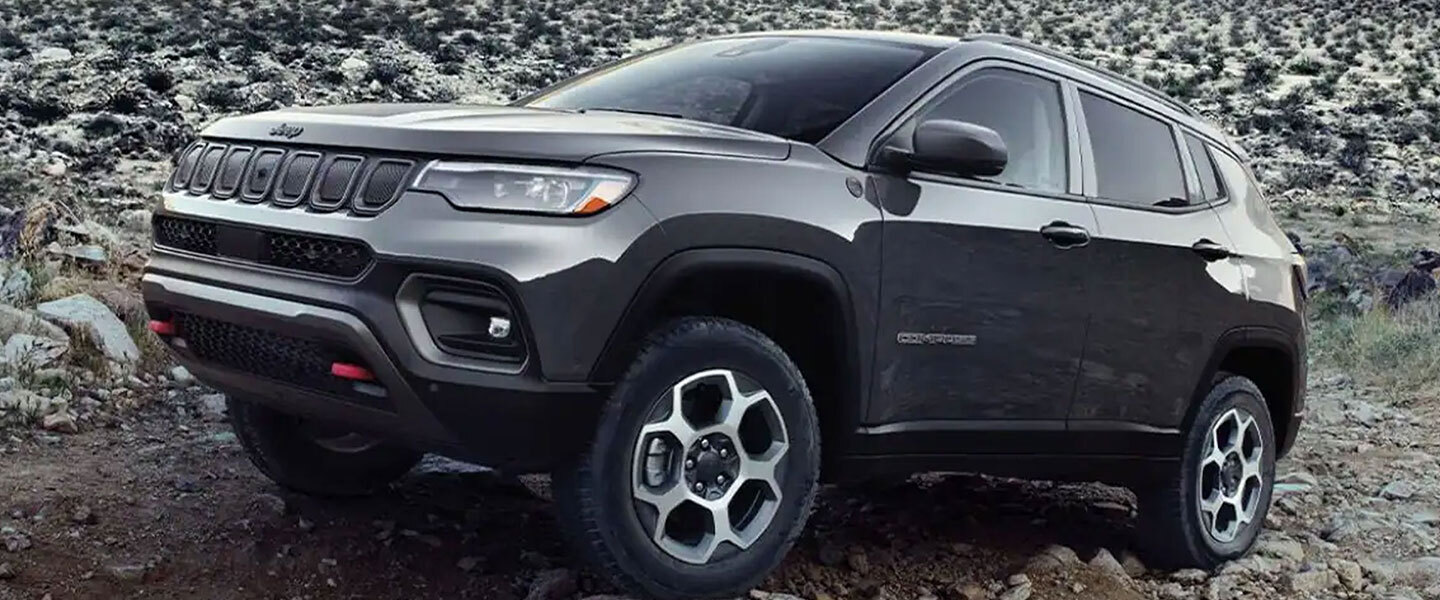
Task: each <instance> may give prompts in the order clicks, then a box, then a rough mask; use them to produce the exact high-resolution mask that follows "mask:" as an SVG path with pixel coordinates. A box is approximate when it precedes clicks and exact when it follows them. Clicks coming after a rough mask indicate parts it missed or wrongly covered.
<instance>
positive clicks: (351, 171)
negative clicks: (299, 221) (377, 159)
mask: <svg viewBox="0 0 1440 600" xmlns="http://www.w3.org/2000/svg"><path fill="white" fill-rule="evenodd" d="M362 162H364V159H363V158H360V157H358V156H336V157H334V158H331V159H330V163H329V164H327V165H325V169H324V171H323V172H324V175H322V176H321V177H320V185H319V186H318V187H317V188H316V190H315V195H314V196H312V197H311V198H310V206H311V207H313V208H315V209H317V210H335V209H337V208H340V206H342V205H343V204H345V198H346V197H348V196H349V195H350V190H351V188H353V187H354V184H355V174H356V173H357V172H359V171H360V164H361V163H362Z"/></svg>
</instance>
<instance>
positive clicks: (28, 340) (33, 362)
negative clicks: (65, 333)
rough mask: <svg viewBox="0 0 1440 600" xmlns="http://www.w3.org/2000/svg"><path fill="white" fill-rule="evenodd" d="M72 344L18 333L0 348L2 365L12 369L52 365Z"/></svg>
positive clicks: (39, 367)
mask: <svg viewBox="0 0 1440 600" xmlns="http://www.w3.org/2000/svg"><path fill="white" fill-rule="evenodd" d="M69 347H70V345H69V344H68V343H66V342H61V341H58V340H53V339H50V338H47V337H39V336H35V335H30V334H28V333H17V334H14V335H12V336H10V339H8V340H6V341H5V346H4V347H3V348H0V365H4V366H5V367H7V368H9V369H10V370H11V371H15V370H21V371H34V370H36V369H43V368H45V367H48V366H50V365H51V364H53V363H54V362H55V361H56V360H58V359H59V358H60V356H61V355H63V354H65V351H66V350H68V349H69Z"/></svg>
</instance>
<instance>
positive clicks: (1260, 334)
mask: <svg viewBox="0 0 1440 600" xmlns="http://www.w3.org/2000/svg"><path fill="white" fill-rule="evenodd" d="M1303 357H1304V350H1303V349H1302V347H1301V346H1300V343H1299V342H1297V341H1296V340H1295V339H1294V338H1293V337H1291V336H1289V335H1287V334H1286V333H1285V332H1284V331H1281V330H1279V329H1274V328H1270V327H1237V328H1234V329H1231V330H1229V331H1227V332H1225V333H1224V334H1223V335H1221V336H1220V339H1219V341H1218V342H1217V343H1216V344H1215V347H1214V350H1213V351H1212V352H1211V355H1210V359H1209V361H1208V362H1207V364H1206V366H1205V371H1204V375H1203V376H1202V377H1201V378H1200V380H1199V381H1198V382H1196V386H1195V392H1194V394H1192V396H1191V398H1192V400H1191V404H1190V407H1189V408H1188V409H1187V411H1186V416H1185V427H1186V428H1187V429H1188V428H1189V426H1190V425H1191V423H1192V421H1193V420H1194V418H1195V412H1196V409H1197V408H1198V407H1199V405H1200V400H1201V399H1203V398H1204V397H1205V395H1206V394H1208V393H1209V391H1210V388H1211V387H1212V386H1213V385H1214V383H1215V378H1216V377H1217V376H1218V375H1220V374H1221V373H1229V374H1232V375H1240V376H1242V377H1246V378H1248V379H1250V380H1251V381H1252V382H1254V383H1255V386H1256V387H1257V388H1259V389H1260V392H1261V393H1262V394H1263V395H1264V397H1263V398H1262V400H1263V401H1264V402H1265V405H1266V407H1267V408H1268V409H1269V411H1270V420H1271V422H1272V423H1273V425H1274V427H1275V436H1276V441H1277V448H1276V449H1277V453H1276V457H1277V458H1279V457H1282V456H1284V455H1285V454H1286V453H1287V452H1289V450H1290V447H1291V446H1293V445H1294V443H1295V433H1296V428H1297V426H1298V419H1299V417H1298V413H1299V412H1300V411H1301V410H1302V409H1303V408H1304V391H1305V371H1306V369H1305V365H1304V363H1303V362H1302V361H1303V360H1304V359H1303Z"/></svg>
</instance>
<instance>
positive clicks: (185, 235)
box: [154, 215, 373, 279]
mask: <svg viewBox="0 0 1440 600" xmlns="http://www.w3.org/2000/svg"><path fill="white" fill-rule="evenodd" d="M154 231H155V245H156V246H160V247H162V248H171V249H175V250H183V251H186V252H194V253H196V254H204V255H206V256H216V257H224V258H231V259H236V260H241V261H245V262H249V263H254V264H260V265H265V266H270V267H276V268H280V269H288V270H291V271H301V272H304V273H312V274H316V275H327V276H331V277H341V278H345V279H350V278H354V277H357V276H359V275H360V274H361V273H363V272H365V269H366V268H368V267H369V266H370V263H371V262H372V260H373V258H372V256H371V253H370V249H369V248H368V247H366V246H365V245H364V244H361V243H360V242H356V241H351V240H341V239H335V238H328V237H320V236H313V235H305V234H299V233H287V232H279V231H267V230H263V229H255V228H251V227H243V226H239V225H230V224H223V223H213V222H210V221H199V220H195V219H186V218H181V217H172V216H168V215H158V216H156V217H155V223H154Z"/></svg>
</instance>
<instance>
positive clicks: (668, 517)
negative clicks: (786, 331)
mask: <svg viewBox="0 0 1440 600" xmlns="http://www.w3.org/2000/svg"><path fill="white" fill-rule="evenodd" d="M677 413H678V414H677ZM732 426H733V427H732ZM819 444H820V440H819V429H818V420H817V418H816V414H815V408H814V405H813V404H812V403H811V398H810V393H809V390H808V389H807V388H806V385H805V381H804V379H803V378H802V377H801V374H800V371H799V369H797V368H796V366H795V364H794V363H793V362H791V361H790V359H789V358H788V357H787V356H786V355H785V353H784V352H783V351H782V350H781V349H780V347H779V346H777V345H776V344H775V343H774V342H772V341H771V340H770V339H769V338H767V337H765V336H764V335H763V334H761V333H760V332H759V331H756V330H755V329H753V328H751V327H748V326H746V325H743V324H740V323H737V322H734V321H729V320H725V319H719V318H693V317H692V318H686V319H681V320H679V321H676V322H673V323H671V324H669V325H666V326H664V327H662V328H661V329H659V330H657V331H656V332H654V333H653V334H652V335H651V336H650V337H649V338H648V339H647V340H646V342H645V343H644V345H643V347H642V349H641V351H640V353H639V355H638V357H637V358H636V359H635V361H634V363H633V364H632V365H631V367H630V369H629V371H628V372H627V373H626V375H625V377H624V378H623V379H622V380H621V383H620V384H619V385H618V386H617V387H616V389H615V390H614V391H613V393H612V395H611V397H610V398H609V400H608V401H607V403H606V405H605V408H604V411H603V414H602V416H601V422H600V425H599V427H598V430H597V432H596V435H595V439H594V441H593V443H592V444H591V446H590V447H589V448H588V449H587V450H586V452H585V453H584V454H583V455H582V456H581V457H579V459H578V460H577V461H576V462H575V463H574V464H573V465H571V466H570V467H568V468H565V469H561V470H560V471H558V472H557V473H556V474H555V477H554V483H555V496H556V503H557V510H558V511H559V513H560V514H559V518H560V522H561V525H562V527H563V528H564V529H565V530H566V533H567V534H568V535H569V537H570V539H571V540H572V542H573V543H574V545H575V547H576V549H577V552H578V553H579V554H580V555H581V556H582V557H583V558H585V559H587V560H588V561H589V562H590V563H591V564H592V565H594V566H595V567H596V569H597V570H598V571H599V572H600V573H602V574H604V575H606V576H608V577H610V578H611V579H612V580H613V581H614V582H615V584H616V585H617V586H619V587H621V588H623V589H625V590H626V591H628V592H630V593H633V594H637V595H641V596H645V597H650V598H721V597H725V598H733V597H735V596H737V595H743V594H744V593H745V592H746V591H747V590H749V589H750V588H752V587H754V586H755V585H756V584H758V583H759V582H760V581H761V580H762V579H763V578H764V577H765V576H766V575H767V574H768V573H769V572H770V571H771V570H772V569H773V568H774V567H775V566H776V565H777V564H779V562H780V561H781V559H783V558H784V556H785V554H786V553H787V552H788V551H789V550H790V548H791V546H792V545H793V544H794V542H795V539H796V538H797V537H798V536H799V535H800V532H801V530H802V529H803V527H804V525H805V521H806V519H807V518H808V517H809V514H810V510H811V507H812V505H813V502H814V498H815V491H816V481H817V479H818V477H819V467H820V445H819ZM719 507H723V508H719ZM707 536H708V537H707Z"/></svg>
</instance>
